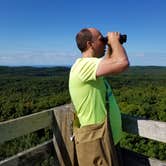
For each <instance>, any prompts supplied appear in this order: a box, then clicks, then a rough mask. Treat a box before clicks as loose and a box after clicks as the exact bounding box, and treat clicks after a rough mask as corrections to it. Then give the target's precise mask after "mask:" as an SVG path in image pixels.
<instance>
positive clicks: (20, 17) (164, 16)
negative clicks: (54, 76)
mask: <svg viewBox="0 0 166 166" xmlns="http://www.w3.org/2000/svg"><path fill="white" fill-rule="evenodd" d="M88 27H95V28H97V29H99V30H100V31H101V32H102V33H103V35H104V36H106V35H107V32H117V31H118V32H120V33H121V34H127V37H128V38H127V42H126V43H124V44H123V46H124V48H125V49H126V52H127V54H128V58H129V61H130V65H131V66H136V65H137V66H150V65H154V66H166V0H98V1H97V0H95V1H89V0H83V1H80V0H70V1H67V0H66V1H65V0H0V65H1V66H36V65H37V66H43V65H46V66H66V65H72V64H73V63H74V61H75V60H76V59H77V58H79V57H81V53H80V51H79V50H78V48H77V46H76V43H75V35H76V34H77V32H79V31H80V29H82V28H88Z"/></svg>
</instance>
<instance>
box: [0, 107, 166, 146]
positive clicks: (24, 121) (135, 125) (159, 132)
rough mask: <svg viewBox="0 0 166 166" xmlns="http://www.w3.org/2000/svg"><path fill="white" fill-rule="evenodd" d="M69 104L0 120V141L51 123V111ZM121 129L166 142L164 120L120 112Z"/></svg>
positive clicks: (67, 108) (65, 108)
mask: <svg viewBox="0 0 166 166" xmlns="http://www.w3.org/2000/svg"><path fill="white" fill-rule="evenodd" d="M71 107H72V106H71V104H66V105H63V106H60V107H55V108H52V109H49V110H44V111H41V112H38V113H34V114H31V115H27V116H23V117H20V118H17V119H12V120H9V121H4V122H0V143H3V142H5V141H8V140H11V139H13V138H16V137H19V136H22V135H25V134H28V133H31V132H34V131H37V130H39V129H42V128H45V127H48V126H50V125H51V116H52V113H51V111H53V110H54V111H56V110H59V109H62V108H63V109H64V110H66V111H68V110H69V109H71ZM122 126H123V131H124V132H127V133H131V134H137V135H139V136H141V137H144V138H149V139H153V140H156V141H160V142H164V143H166V122H159V121H153V120H145V119H141V118H134V117H131V116H129V115H125V114H122Z"/></svg>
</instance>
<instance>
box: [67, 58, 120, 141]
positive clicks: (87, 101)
mask: <svg viewBox="0 0 166 166" xmlns="http://www.w3.org/2000/svg"><path fill="white" fill-rule="evenodd" d="M100 61H101V58H78V59H77V60H76V62H75V63H74V64H73V66H72V68H71V71H70V77H69V91H70V96H71V100H72V102H73V105H74V107H75V110H76V112H77V116H78V118H79V121H80V124H81V127H82V126H86V125H90V124H97V123H101V122H103V121H104V120H105V118H106V108H105V103H106V86H105V82H104V78H103V77H98V78H96V70H97V67H98V64H99V63H100ZM108 92H109V101H110V121H111V126H112V130H113V139H114V143H115V144H117V143H118V142H119V140H120V138H121V132H122V128H121V115H120V110H119V108H118V105H117V104H116V101H115V98H114V96H113V94H112V91H111V88H110V87H109V89H108Z"/></svg>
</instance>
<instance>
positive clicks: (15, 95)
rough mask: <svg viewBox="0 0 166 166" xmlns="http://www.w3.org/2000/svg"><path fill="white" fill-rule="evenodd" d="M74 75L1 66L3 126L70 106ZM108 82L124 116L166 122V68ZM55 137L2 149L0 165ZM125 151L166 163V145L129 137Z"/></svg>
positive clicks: (42, 135) (42, 134) (43, 135)
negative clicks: (23, 117) (6, 123)
mask: <svg viewBox="0 0 166 166" xmlns="http://www.w3.org/2000/svg"><path fill="white" fill-rule="evenodd" d="M69 72H70V67H6V66H1V67H0V122H1V121H6V120H9V119H14V118H17V117H20V116H24V115H28V114H32V113H35V112H39V111H42V110H45V109H48V108H52V107H55V106H58V105H62V104H65V103H70V102H71V100H70V95H69V91H68V79H69ZM107 79H108V80H109V82H110V85H111V87H112V89H113V93H114V95H115V97H116V100H117V102H118V105H119V107H120V110H121V112H122V113H124V114H129V115H132V116H137V117H143V118H146V119H152V120H157V121H164V122H166V67H157V66H147V67H143V66H142V67H140V66H133V67H130V68H129V69H128V70H126V71H125V72H124V73H122V74H119V75H113V76H109V77H108V78H107ZM51 137H52V132H51V130H50V129H48V128H46V129H42V130H39V131H37V132H34V133H31V134H27V135H25V136H22V137H19V138H16V139H13V140H11V141H7V142H5V143H3V144H0V160H3V159H4V158H6V157H9V156H12V155H14V154H16V153H18V152H20V151H23V150H25V149H28V148H30V147H32V146H35V145H37V144H39V143H42V142H44V141H45V140H48V139H50V138H51ZM120 145H121V146H122V147H125V148H127V149H131V150H133V151H136V152H139V153H142V154H145V155H147V156H150V157H153V158H158V159H160V160H166V144H164V143H160V142H157V141H152V140H148V139H145V138H141V137H138V136H135V135H131V134H127V133H124V135H123V139H122V140H121V142H120ZM45 164H46V165H48V163H47V161H46V163H45Z"/></svg>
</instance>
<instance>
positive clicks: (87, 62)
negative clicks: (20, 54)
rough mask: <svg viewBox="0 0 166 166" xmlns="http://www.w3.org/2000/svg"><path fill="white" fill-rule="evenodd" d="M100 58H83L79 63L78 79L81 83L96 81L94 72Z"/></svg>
mask: <svg viewBox="0 0 166 166" xmlns="http://www.w3.org/2000/svg"><path fill="white" fill-rule="evenodd" d="M100 60H101V58H84V60H83V61H82V62H81V63H80V66H79V68H80V70H79V73H78V75H79V78H80V79H81V81H82V82H87V81H91V80H96V70H97V67H98V65H99V63H100Z"/></svg>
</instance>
